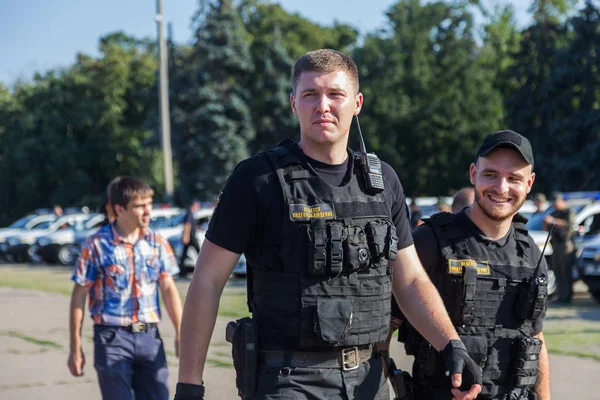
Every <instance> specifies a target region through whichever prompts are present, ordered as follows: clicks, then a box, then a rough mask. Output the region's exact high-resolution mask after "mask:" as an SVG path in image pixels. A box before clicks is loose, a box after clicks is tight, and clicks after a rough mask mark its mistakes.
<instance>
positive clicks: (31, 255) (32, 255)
mask: <svg viewBox="0 0 600 400" xmlns="http://www.w3.org/2000/svg"><path fill="white" fill-rule="evenodd" d="M37 251H38V247H37V246H29V247H28V248H27V259H28V260H29V262H31V263H34V264H39V263H41V262H42V257H41V256H40V255H39V254H38V252H37Z"/></svg>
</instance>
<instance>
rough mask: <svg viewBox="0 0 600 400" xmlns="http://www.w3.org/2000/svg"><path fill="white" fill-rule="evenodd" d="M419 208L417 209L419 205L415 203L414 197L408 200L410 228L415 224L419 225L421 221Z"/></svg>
mask: <svg viewBox="0 0 600 400" xmlns="http://www.w3.org/2000/svg"><path fill="white" fill-rule="evenodd" d="M422 216H423V215H422V214H421V210H419V205H418V204H417V202H416V200H415V199H412V200H411V202H410V229H411V230H412V229H415V228H416V227H417V226H419V225H421V224H422V223H423V221H421V217H422Z"/></svg>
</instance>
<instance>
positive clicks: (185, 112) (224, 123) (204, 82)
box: [172, 0, 255, 202]
mask: <svg viewBox="0 0 600 400" xmlns="http://www.w3.org/2000/svg"><path fill="white" fill-rule="evenodd" d="M201 5H202V7H201V8H200V9H199V11H198V13H197V14H196V16H195V18H194V24H195V26H196V31H195V42H194V45H193V50H192V51H191V54H190V55H189V57H186V63H187V66H186V68H182V69H179V70H177V72H176V75H175V76H174V78H173V79H172V83H173V84H172V89H173V93H174V94H175V95H174V96H173V114H172V115H173V127H174V135H175V136H177V138H176V141H175V142H176V143H177V144H176V146H175V154H176V159H177V163H178V168H179V180H180V187H179V190H178V197H179V199H180V200H181V201H184V202H187V201H189V200H190V199H191V198H192V197H198V198H201V199H216V196H217V194H218V193H219V191H220V189H221V188H222V186H223V184H224V183H225V181H226V179H227V177H228V176H229V174H230V173H231V171H233V168H234V167H235V165H236V164H237V163H238V162H239V161H241V160H242V159H244V158H246V157H247V156H248V150H247V149H248V143H249V141H250V140H252V139H253V137H254V132H255V131H254V127H253V124H252V119H251V116H250V108H249V106H248V103H249V99H250V92H249V90H248V87H250V82H251V79H252V72H253V69H254V66H253V64H252V58H251V56H250V43H249V40H248V38H249V36H248V34H247V32H246V31H245V28H244V25H243V23H242V20H241V18H240V16H239V13H238V12H237V10H236V9H235V8H234V6H233V5H232V2H231V1H230V0H215V1H206V2H202V4H201Z"/></svg>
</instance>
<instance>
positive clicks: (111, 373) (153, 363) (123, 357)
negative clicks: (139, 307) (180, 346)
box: [94, 325, 169, 400]
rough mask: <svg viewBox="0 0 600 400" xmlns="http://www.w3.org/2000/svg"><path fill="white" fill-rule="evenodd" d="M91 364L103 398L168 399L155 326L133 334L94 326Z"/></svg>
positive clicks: (162, 349) (119, 329) (162, 352)
mask: <svg viewBox="0 0 600 400" xmlns="http://www.w3.org/2000/svg"><path fill="white" fill-rule="evenodd" d="M94 367H95V368H96V372H97V373H98V381H99V384H100V391H101V392H102V398H103V399H105V400H132V399H133V393H135V399H136V400H167V399H168V398H169V388H168V384H167V378H168V374H169V371H168V367H167V359H166V356H165V349H164V347H163V343H162V339H161V338H160V334H159V332H158V328H156V327H155V326H154V327H148V330H147V331H146V332H140V333H133V332H130V331H128V330H127V329H125V328H122V327H118V326H105V325H95V326H94Z"/></svg>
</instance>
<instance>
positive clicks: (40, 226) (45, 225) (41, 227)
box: [34, 221, 54, 229]
mask: <svg viewBox="0 0 600 400" xmlns="http://www.w3.org/2000/svg"><path fill="white" fill-rule="evenodd" d="M53 222H54V221H44V222H42V223H39V224H37V225H36V226H35V227H34V229H46V228H48V227H49V226H50V224H51V223H53Z"/></svg>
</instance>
